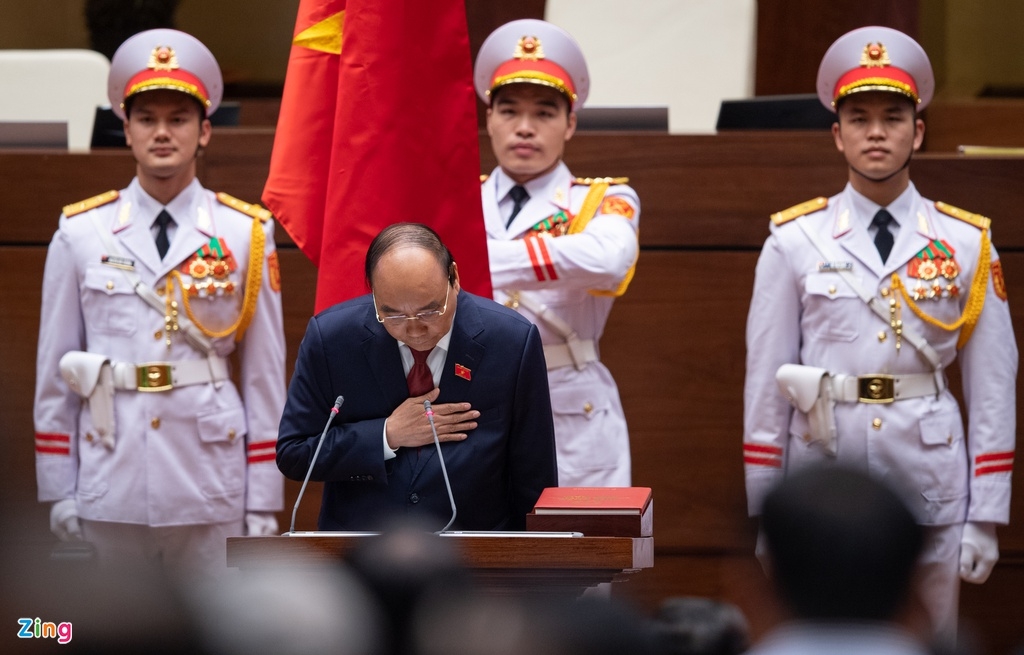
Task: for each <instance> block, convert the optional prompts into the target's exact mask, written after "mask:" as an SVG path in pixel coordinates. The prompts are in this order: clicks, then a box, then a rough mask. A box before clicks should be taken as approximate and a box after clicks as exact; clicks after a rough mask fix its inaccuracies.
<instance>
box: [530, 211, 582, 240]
mask: <svg viewBox="0 0 1024 655" xmlns="http://www.w3.org/2000/svg"><path fill="white" fill-rule="evenodd" d="M571 220H572V217H571V216H569V214H568V213H567V212H566V211H565V210H564V209H563V210H562V211H560V212H558V213H557V214H553V215H551V216H548V217H547V218H545V219H544V220H543V221H541V222H539V223H537V224H536V225H534V226H533V227H531V228H530V230H531V231H533V232H536V233H538V234H543V233H547V234H550V235H551V236H553V237H560V236H563V235H564V234H565V233H566V232H568V231H569V221H571Z"/></svg>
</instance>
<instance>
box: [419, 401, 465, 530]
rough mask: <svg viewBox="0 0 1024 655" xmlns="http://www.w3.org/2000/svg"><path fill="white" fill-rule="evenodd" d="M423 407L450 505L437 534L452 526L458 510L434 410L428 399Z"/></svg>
mask: <svg viewBox="0 0 1024 655" xmlns="http://www.w3.org/2000/svg"><path fill="white" fill-rule="evenodd" d="M423 409H425V410H426V411H427V420H429V421H430V431H431V432H432V433H433V434H434V445H435V446H436V447H437V459H438V460H439V461H440V462H441V475H442V476H443V477H444V487H445V489H447V490H448V502H449V503H451V506H452V518H451V519H449V521H448V525H446V526H444V527H443V528H441V529H440V530H438V534H440V533H441V532H446V531H447V530H448V528H450V527H452V523H455V515H456V514H457V513H458V511H457V510H456V509H455V496H453V495H452V483H451V482H449V481H448V469H446V468H445V466H444V455H442V454H441V441H440V440H439V439H438V438H437V427H436V426H435V425H434V410H433V408H431V406H430V401H429V400H424V401H423Z"/></svg>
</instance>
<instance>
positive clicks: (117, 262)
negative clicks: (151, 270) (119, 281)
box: [100, 255, 135, 271]
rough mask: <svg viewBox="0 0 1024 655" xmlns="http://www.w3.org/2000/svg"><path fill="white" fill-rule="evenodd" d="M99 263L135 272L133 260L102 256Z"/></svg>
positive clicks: (115, 256)
mask: <svg viewBox="0 0 1024 655" xmlns="http://www.w3.org/2000/svg"><path fill="white" fill-rule="evenodd" d="M100 263H101V264H106V265H107V266H113V267H114V268H120V269H122V270H125V271H134V270H135V260H134V259H128V258H127V257H118V256H117V255H103V256H102V257H100Z"/></svg>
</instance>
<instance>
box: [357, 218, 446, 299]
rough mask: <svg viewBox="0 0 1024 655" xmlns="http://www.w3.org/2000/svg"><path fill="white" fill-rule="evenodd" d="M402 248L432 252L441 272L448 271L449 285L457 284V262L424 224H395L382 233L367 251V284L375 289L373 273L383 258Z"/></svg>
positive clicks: (432, 231)
mask: <svg viewBox="0 0 1024 655" xmlns="http://www.w3.org/2000/svg"><path fill="white" fill-rule="evenodd" d="M401 246H413V247H416V248H422V249H423V250H426V251H428V252H430V253H431V254H432V255H433V256H434V258H435V259H436V260H437V263H438V264H440V266H441V270H444V271H448V283H449V284H451V283H453V282H455V260H454V259H453V258H452V253H451V251H450V250H448V247H447V246H446V245H444V243H442V241H441V237H440V236H439V235H438V234H437V232H435V231H434V230H432V229H430V228H429V227H427V226H426V225H423V224H422V223H394V224H392V225H389V226H387V227H386V228H384V229H383V230H381V231H380V234H378V235H377V236H376V237H374V239H373V241H371V242H370V247H369V248H367V250H366V266H365V271H364V273H365V275H366V284H367V285H368V286H369V287H370V288H371V289H372V288H373V271H374V270H375V269H376V268H377V264H378V263H379V262H380V260H381V258H382V257H383V256H384V255H386V254H388V253H389V252H391V251H392V250H394V249H396V248H398V247H401Z"/></svg>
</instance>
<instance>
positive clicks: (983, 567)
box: [960, 521, 999, 584]
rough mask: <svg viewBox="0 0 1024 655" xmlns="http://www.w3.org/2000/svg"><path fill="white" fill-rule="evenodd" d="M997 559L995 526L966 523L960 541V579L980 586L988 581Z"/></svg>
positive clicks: (997, 547) (972, 522)
mask: <svg viewBox="0 0 1024 655" xmlns="http://www.w3.org/2000/svg"><path fill="white" fill-rule="evenodd" d="M998 559H999V540H998V539H997V538H996V524H995V523H984V522H974V521H968V522H967V523H965V524H964V535H963V537H962V538H961V539H960V578H961V579H962V580H964V581H965V582H973V583H974V584H981V583H982V582H984V581H986V580H988V576H989V574H990V573H992V567H993V566H995V564H996V561H997V560H998Z"/></svg>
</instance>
